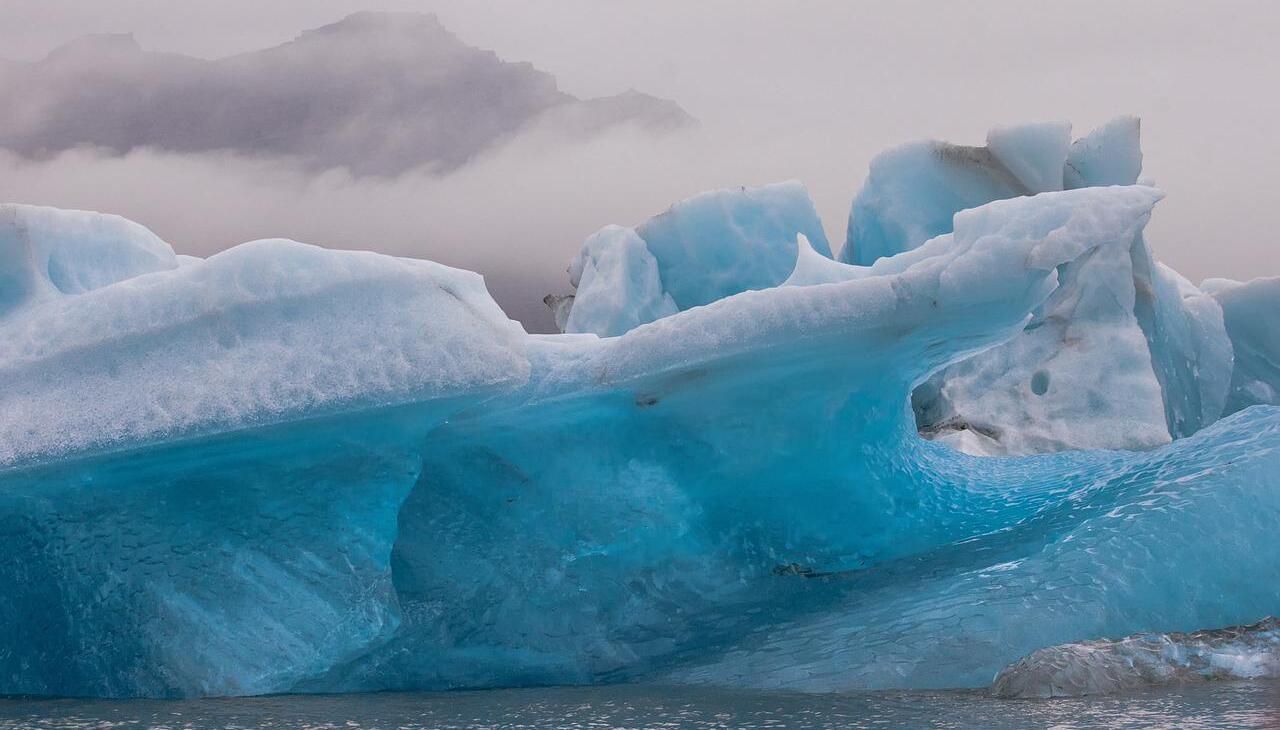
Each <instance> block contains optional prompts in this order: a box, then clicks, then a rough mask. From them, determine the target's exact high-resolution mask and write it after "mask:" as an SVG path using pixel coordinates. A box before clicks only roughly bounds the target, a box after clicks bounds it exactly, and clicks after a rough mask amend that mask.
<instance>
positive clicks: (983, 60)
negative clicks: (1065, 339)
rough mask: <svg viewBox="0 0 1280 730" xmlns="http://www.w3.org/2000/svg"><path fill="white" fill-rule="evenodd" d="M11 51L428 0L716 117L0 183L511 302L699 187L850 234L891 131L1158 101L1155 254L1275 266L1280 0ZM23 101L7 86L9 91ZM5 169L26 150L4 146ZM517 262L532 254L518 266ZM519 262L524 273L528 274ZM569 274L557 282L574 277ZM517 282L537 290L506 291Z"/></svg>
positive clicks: (844, 6) (170, 230)
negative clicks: (360, 26) (329, 156)
mask: <svg viewBox="0 0 1280 730" xmlns="http://www.w3.org/2000/svg"><path fill="white" fill-rule="evenodd" d="M0 7H2V8H3V16H4V18H5V22H4V23H3V24H0V56H4V57H8V58H13V59H21V60H33V59H37V58H39V57H41V56H43V55H44V54H46V53H47V52H48V51H49V50H51V49H52V48H54V47H55V46H57V45H59V44H61V43H63V42H66V41H68V40H70V39H72V38H74V37H76V36H79V35H82V34H85V33H94V32H132V33H134V34H135V36H136V38H137V40H138V42H139V43H140V44H141V45H142V46H143V47H144V48H146V49H149V50H161V51H177V52H182V53H185V54H190V55H196V56H201V57H206V58H216V57H220V56H225V55H229V54H234V53H242V52H246V51H251V50H255V49H259V48H264V47H267V46H271V45H275V44H278V43H281V42H284V41H286V40H289V39H291V38H293V37H295V36H296V35H297V34H298V33H299V32H301V31H302V30H304V29H307V28H313V27H317V26H320V25H324V24H326V23H330V22H333V21H335V20H337V19H339V18H341V17H342V16H344V15H346V14H347V13H350V12H353V11H356V10H361V9H374V10H421V11H430V12H435V13H437V14H438V15H439V16H440V19H441V20H442V21H443V23H444V25H445V26H447V27H448V28H449V29H450V30H452V31H453V32H454V33H456V34H457V35H458V36H459V37H460V38H461V39H462V40H463V41H464V42H466V43H468V44H471V45H475V46H480V47H482V48H489V49H492V50H494V51H496V52H497V53H498V55H499V56H501V57H502V58H504V59H507V60H512V61H529V62H531V63H533V64H534V65H535V66H536V67H538V68H539V69H541V70H543V71H547V72H549V73H551V74H553V75H554V76H555V77H556V79H557V80H558V81H559V84H560V87H561V89H563V90H564V91H567V92H569V93H572V94H575V95H578V96H583V97H591V96H602V95H611V94H615V93H618V92H621V91H624V90H626V89H628V88H636V89H639V90H641V91H644V92H647V93H650V94H654V95H657V96H660V97H665V98H669V99H673V100H675V101H676V102H678V103H679V104H680V105H681V106H682V107H684V108H685V109H686V110H688V111H689V112H690V113H691V114H692V115H693V116H694V117H696V118H698V119H699V120H700V121H701V127H700V128H699V129H698V130H696V131H695V132H690V133H688V134H682V135H679V136H678V138H662V139H650V138H648V137H646V136H644V135H637V134H633V133H630V132H621V133H619V134H616V135H612V136H609V137H606V138H603V139H594V140H593V141H590V142H586V143H582V144H565V143H562V142H560V141H557V142H556V143H554V144H549V143H548V142H547V140H546V139H545V138H541V139H540V138H538V137H537V136H536V134H535V135H534V136H533V137H532V138H530V139H525V140H517V141H516V142H513V143H512V144H511V145H508V146H507V147H505V148H503V149H502V150H498V151H496V152H494V153H492V154H489V155H486V156H485V157H483V158H482V159H480V160H479V161H478V162H476V163H474V164H472V165H470V166H468V167H467V168H464V169H462V170H460V171H458V172H456V173H453V174H451V175H450V176H448V177H447V178H430V179H428V178H426V177H423V176H414V175H407V176H405V177H404V178H399V179H394V180H380V181H376V182H367V181H363V180H360V179H352V178H350V177H344V176H343V175H342V174H340V173H333V174H330V175H328V176H322V177H321V178H314V177H308V176H307V175H305V174H304V173H302V172H300V171H295V170H286V169H277V168H276V167H273V166H271V165H268V164H266V163H265V162H263V161H255V160H247V159H238V158H237V159H229V158H224V157H219V156H209V155H202V156H194V157H192V156H188V157H183V158H181V159H178V158H176V157H175V156H173V155H164V154H133V155H131V156H130V157H129V158H128V159H104V158H101V157H99V156H94V155H91V154H88V153H84V154H79V155H78V156H77V154H68V155H64V156H62V157H60V158H57V159H55V160H52V161H46V162H42V163H40V164H38V165H35V164H33V163H30V162H28V161H22V160H13V159H8V160H0V162H3V165H4V167H5V169H4V171H3V172H4V175H3V177H2V178H0V180H2V181H0V197H3V198H6V199H21V200H23V201H24V202H45V203H50V204H58V205H77V206H80V207H96V208H99V209H104V210H112V211H113V212H120V213H123V214H125V215H129V216H130V217H134V218H136V219H138V220H140V221H141V222H143V223H145V224H147V225H149V226H151V227H153V228H154V229H156V230H157V232H159V233H160V234H161V235H162V236H165V237H166V238H168V239H169V240H171V241H172V242H173V243H174V244H175V246H176V247H178V248H179V249H183V248H186V249H188V250H192V251H197V252H207V251H208V250H209V249H211V248H216V247H219V246H223V245H231V244H233V243H236V242H238V240H241V239H243V238H251V237H258V236H262V235H289V236H292V237H295V238H299V239H303V240H312V241H315V242H318V243H324V244H328V245H346V246H352V247H366V248H373V249H379V250H387V251H390V252H394V253H402V254H415V255H421V256H427V257H431V258H436V259H439V260H442V261H445V262H446V263H451V264H455V265H463V266H467V267H469V268H477V269H480V270H482V271H483V272H484V273H486V274H488V275H490V279H491V281H494V282H497V283H495V284H494V288H495V289H499V288H508V289H509V290H510V291H502V292H497V291H496V292H495V293H496V294H498V295H499V299H500V300H504V299H505V300H506V301H504V302H503V303H504V304H505V305H507V306H508V307H509V308H515V309H521V308H523V306H524V304H527V300H529V299H530V298H531V297H533V295H534V294H535V293H536V292H538V291H540V290H541V289H542V288H545V287H549V286H552V285H554V283H555V282H556V281H558V280H559V279H557V278H556V277H558V276H559V272H560V270H561V269H562V268H563V263H564V261H565V260H567V259H568V258H569V257H570V256H571V255H572V254H573V253H574V252H575V250H576V248H577V246H578V244H579V243H580V241H581V238H582V237H583V236H585V235H586V234H588V233H590V232H591V231H593V230H595V229H596V228H598V227H599V226H601V225H604V224H606V223H611V222H618V223H635V222H638V221H639V220H641V219H642V218H644V217H645V216H647V215H651V214H654V213H657V212H659V211H661V210H662V209H663V208H664V207H665V206H666V205H667V204H668V203H670V202H673V201H675V200H676V199H679V198H681V197H685V196H687V195H690V194H692V193H696V192H698V191H700V190H702V189H706V188H710V187H727V186H734V185H753V184H761V183H765V182H771V181H776V180H783V179H790V178H797V179H800V180H802V181H803V182H804V183H805V184H806V185H807V186H808V187H809V190H810V192H811V193H812V194H813V196H814V199H815V201H816V203H817V205H818V209H819V212H820V213H821V214H822V215H823V218H824V221H825V224H826V226H827V229H828V232H829V234H830V237H831V239H832V241H833V242H836V241H842V240H843V238H844V227H845V218H846V216H847V214H848V209H849V203H850V200H851V198H852V196H853V194H854V192H855V191H856V189H857V187H858V186H859V184H860V183H861V181H862V178H863V177H864V176H865V174H866V170H867V163H868V161H869V160H870V158H871V157H872V156H873V155H874V154H875V153H876V152H878V151H880V150H882V149H884V148H886V147H889V146H892V145H895V144H898V143H902V142H906V141H910V140H912V139H918V138H923V137H935V138H941V139H947V140H950V141H954V142H961V143H981V141H982V139H983V136H984V133H985V130H986V129H987V128H988V127H990V126H994V125H1002V124H1013V123H1018V122H1024V121H1041V120H1050V119H1066V120H1070V121H1072V122H1073V123H1074V124H1075V133H1076V134H1077V135H1080V134H1083V133H1085V132H1087V131H1088V130H1089V129H1090V128H1092V127H1093V126H1096V125H1098V124H1101V123H1102V122H1104V121H1106V120H1107V119H1108V118H1110V117H1112V116H1114V115H1117V114H1124V113H1132V114H1137V115H1139V116H1141V117H1142V119H1143V147H1144V152H1145V154H1146V158H1145V163H1146V165H1145V176H1146V177H1149V178H1152V179H1154V181H1155V182H1156V183H1157V184H1158V185H1159V186H1161V187H1162V188H1164V189H1165V190H1167V191H1168V193H1169V197H1168V198H1167V199H1166V200H1165V201H1164V202H1162V203H1161V204H1160V206H1159V207H1158V209H1157V212H1156V214H1155V217H1154V219H1153V221H1152V224H1151V226H1150V228H1149V233H1150V236H1149V238H1150V240H1151V241H1152V244H1153V246H1154V247H1155V249H1156V252H1157V255H1159V256H1160V257H1161V258H1162V259H1164V260H1165V261H1166V262H1167V263H1169V264H1171V265H1172V266H1174V267H1175V268H1177V269H1179V270H1180V271H1182V272H1183V273H1185V274H1186V275H1188V276H1189V277H1190V278H1191V279H1193V280H1196V281H1198V280H1199V279H1201V278H1203V277H1205V276H1229V277H1234V278H1249V277H1251V276H1255V275H1266V274H1270V275H1276V274H1280V254H1277V242H1276V237H1277V236H1276V233H1275V231H1277V230H1280V206H1277V205H1275V204H1274V203H1273V199H1274V197H1275V192H1274V191H1275V186H1274V183H1273V179H1274V176H1275V172H1274V171H1275V170H1276V169H1278V168H1280V144H1278V143H1277V142H1276V140H1275V132H1274V130H1275V129H1276V128H1277V127H1278V126H1280V125H1278V124H1277V122H1280V95H1277V94H1276V92H1275V89H1276V88H1280V50H1277V47H1276V45H1275V44H1276V40H1275V39H1276V38H1277V37H1280V5H1277V4H1275V3H1269V2H1225V3H1214V4H1204V3H1192V2H1116V1H1115V0H1112V1H1110V2H1101V1H1099V2H1092V1H1091V2H1057V3H1042V2H1026V1H1025V0H1019V1H1013V0H1000V1H998V2H995V1H993V2H897V3H883V2H876V3H861V2H828V1H816V0H813V1H808V2H793V1H783V0H778V1H776V2H774V1H772V0H770V1H764V0H759V1H756V2H741V1H739V2H729V1H727V0H704V1H702V2H671V1H667V0H657V1H655V0H648V1H646V2H630V1H629V0H627V1H617V2H592V1H588V0H556V2H486V1H484V0H441V1H437V0H419V1H411V0H381V1H379V2H354V1H347V0H289V1H287V2H261V1H250V0H220V1H219V2H212V1H211V0H206V1H200V2H194V1H191V0H181V1H175V0H113V2H110V3H103V2H96V1H94V0H79V1H73V0H0ZM7 103H13V101H12V100H10V101H9V102H7ZM10 168H12V169H10ZM516 272H521V276H523V277H524V278H521V277H520V276H517V274H516ZM517 279H519V282H518V281H517ZM561 289H563V286H561ZM516 300H519V302H521V303H522V304H519V305H516V304H512V302H513V301H516Z"/></svg>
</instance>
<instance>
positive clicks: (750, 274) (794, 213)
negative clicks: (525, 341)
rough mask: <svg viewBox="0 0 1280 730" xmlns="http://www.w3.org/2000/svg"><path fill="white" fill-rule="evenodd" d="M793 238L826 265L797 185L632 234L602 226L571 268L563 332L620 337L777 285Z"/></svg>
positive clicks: (653, 223) (741, 193) (790, 261)
mask: <svg viewBox="0 0 1280 730" xmlns="http://www.w3.org/2000/svg"><path fill="white" fill-rule="evenodd" d="M797 234H804V235H805V236H806V237H807V238H808V239H809V240H810V242H811V244H812V245H813V246H814V247H815V248H816V249H817V250H818V251H820V252H821V253H823V254H824V255H825V256H827V257H830V256H831V247H830V245H829V244H828V243H827V238H826V234H825V233H824V232H823V229H822V222H821V221H820V220H819V219H818V214H817V211H816V210H814V207H813V202H812V201H811V200H810V199H809V194H808V192H807V191H806V190H805V189H804V186H803V185H801V184H800V183H798V182H794V181H792V182H785V183H777V184H774V185H766V186H764V187H760V188H751V189H747V188H738V189H733V190H716V191H711V192H707V193H703V194H701V195H698V196H695V197H693V198H690V199H688V200H685V201H683V202H680V203H677V204H676V205H673V206H672V207H671V208H670V209H669V210H667V211H666V212H665V213H662V214H661V215H658V216H655V217H653V218H650V219H649V220H647V221H645V222H644V223H641V224H640V225H639V226H636V227H635V229H627V228H621V227H619V226H607V227H605V228H603V229H601V230H600V231H599V232H598V233H596V234H594V235H593V236H591V237H590V238H588V239H587V240H586V242H585V243H583V246H582V251H581V252H580V253H579V254H578V256H577V257H576V258H575V259H574V260H573V261H572V262H571V263H570V265H569V278H570V283H571V284H572V285H573V286H574V287H576V288H577V291H576V293H575V296H574V299H573V303H572V309H571V310H570V312H569V315H568V319H567V321H566V328H565V331H566V332H593V333H595V334H598V335H601V336H610V335H618V334H622V333H623V332H625V331H627V330H629V329H631V328H633V327H635V326H637V325H639V324H643V323H645V322H652V321H654V320H656V319H659V318H661V317H664V316H667V315H669V314H671V313H673V312H675V311H678V310H684V309H689V308H690V307H696V306H700V305H703V304H707V303H709V302H713V301H715V300H717V299H722V298H724V297H727V296H731V295H733V294H737V293H739V292H743V291H748V290H752V289H764V288H767V287H771V286H777V285H778V284H780V283H782V282H783V281H784V280H785V279H786V278H787V276H788V275H789V274H790V273H791V270H792V268H793V267H794V265H795V260H796V235H797ZM584 282H585V283H584Z"/></svg>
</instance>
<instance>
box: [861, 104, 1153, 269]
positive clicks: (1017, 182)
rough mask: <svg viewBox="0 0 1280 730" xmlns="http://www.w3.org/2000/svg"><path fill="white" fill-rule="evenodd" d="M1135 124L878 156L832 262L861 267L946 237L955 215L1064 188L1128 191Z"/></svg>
mask: <svg viewBox="0 0 1280 730" xmlns="http://www.w3.org/2000/svg"><path fill="white" fill-rule="evenodd" d="M1138 130H1139V123H1138V120H1137V118H1135V117H1118V118H1116V119H1114V120H1112V121H1111V122H1108V123H1107V124H1106V125H1104V126H1102V127H1100V128H1098V129H1096V130H1094V131H1092V132H1090V133H1089V134H1088V135H1086V136H1085V137H1083V138H1081V139H1079V140H1076V141H1075V142H1074V143H1072V142H1071V125H1070V124H1065V123H1062V122H1047V123H1041V124H1025V125H1022V126H1018V127H1001V128H996V129H993V130H991V132H989V133H988V134H987V144H986V145H985V146H983V147H969V146H965V145H958V144H952V143H949V142H940V141H936V140H930V141H925V142H913V143H911V144H906V145H903V146H901V147H897V148H894V149H892V150H889V151H887V152H882V153H880V154H879V155H877V156H876V158H875V159H874V160H872V161H871V171H870V174H869V175H868V176H867V179H866V181H865V182H864V183H863V185H862V188H861V189H860V190H859V191H858V195H857V197H855V198H854V201H853V207H852V208H851V209H850V211H849V229H848V234H847V236H846V238H845V243H844V248H843V249H842V250H841V251H840V260H841V261H844V262H846V263H850V264H861V265H864V266H865V265H867V264H870V263H871V262H873V261H875V260H876V259H878V258H880V257H882V256H893V255H894V254H898V253H901V252H903V251H909V250H911V249H913V248H915V247H917V246H919V245H920V244H922V243H924V242H925V241H927V240H929V239H930V238H933V237H934V236H938V235H942V234H944V233H947V232H949V231H950V230H951V219H952V217H953V216H954V215H955V214H956V213H959V212H960V211H962V210H966V209H969V208H976V207H978V206H979V205H983V204H986V203H990V202H991V201H993V200H1001V199H1004V198H1012V197H1016V196H1019V195H1035V194H1036V193H1043V192H1051V191H1055V190H1062V189H1063V188H1064V186H1065V187H1067V188H1082V187H1105V186H1108V185H1133V184H1134V183H1136V182H1137V181H1138V175H1139V174H1140V173H1141V170H1142V151H1141V148H1140V147H1139V140H1138Z"/></svg>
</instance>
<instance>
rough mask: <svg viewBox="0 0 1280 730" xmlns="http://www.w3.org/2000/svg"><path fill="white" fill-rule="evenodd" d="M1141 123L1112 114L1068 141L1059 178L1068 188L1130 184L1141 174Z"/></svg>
mask: <svg viewBox="0 0 1280 730" xmlns="http://www.w3.org/2000/svg"><path fill="white" fill-rule="evenodd" d="M1141 130H1142V123H1141V122H1140V121H1139V120H1138V118H1137V117H1116V118H1115V119H1112V120H1111V121H1109V122H1107V123H1106V124H1104V125H1102V126H1101V127H1098V128H1097V129H1095V130H1093V131H1092V132H1090V133H1088V134H1086V135H1085V136H1083V137H1081V138H1080V139H1077V140H1076V141H1075V142H1072V143H1071V149H1070V151H1069V152H1068V153H1067V164H1066V167H1065V168H1063V182H1064V184H1065V186H1066V187H1067V188H1068V189H1074V188H1087V187H1102V186H1106V185H1133V184H1134V183H1136V182H1138V176H1139V175H1141V174H1142V146H1141V143H1140V139H1139V137H1140V135H1141Z"/></svg>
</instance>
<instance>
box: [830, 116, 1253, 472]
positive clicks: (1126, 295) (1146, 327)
mask: <svg viewBox="0 0 1280 730" xmlns="http://www.w3.org/2000/svg"><path fill="white" fill-rule="evenodd" d="M1069 138H1070V126H1069V125H1065V124H1039V125H1026V126H1022V127H1013V128H1006V129H995V130H992V132H991V133H990V134H989V135H988V137H987V145H986V146H985V147H960V146H957V145H951V144H947V143H943V142H923V143H916V144H913V145H907V146H905V147H902V148H899V149H896V150H892V151H890V152H887V153H885V154H883V155H881V156H880V157H878V158H877V159H876V160H875V161H873V163H872V166H871V174H870V176H869V177H868V179H867V181H866V184H865V185H864V186H863V188H862V190H861V191H860V192H859V193H858V197H857V198H856V200H855V201H854V205H853V209H852V211H851V212H850V222H849V235H848V240H847V241H846V243H845V248H844V250H843V251H842V252H841V258H842V260H845V261H851V262H856V263H861V264H867V263H871V262H873V261H875V260H877V259H878V258H879V257H882V256H892V255H894V254H896V253H898V252H901V251H907V250H911V249H913V248H916V247H918V246H920V245H922V244H923V243H924V242H925V240H927V239H928V238H929V237H931V236H936V235H943V234H945V233H946V232H947V231H950V230H951V228H952V225H953V223H952V221H953V220H958V219H959V217H960V216H961V215H963V214H964V213H963V211H964V210H966V209H970V208H973V207H974V206H976V205H979V204H983V203H986V202H989V201H995V200H1000V199H1008V198H1012V197H1016V196H1022V195H1032V194H1036V193H1039V192H1048V191H1052V190H1056V189H1061V188H1063V187H1064V186H1065V187H1066V188H1067V189H1086V188H1097V187H1108V186H1132V185H1133V184H1134V183H1135V182H1136V181H1137V179H1138V175H1139V174H1140V173H1141V168H1142V152H1141V147H1140V144H1139V123H1138V120H1137V119H1136V118H1133V117H1120V118H1117V119H1115V120H1112V121H1111V122H1109V123H1108V124H1106V125H1104V126H1103V127H1100V128H1099V129H1096V130H1094V131H1093V132H1091V133H1090V134H1088V135H1086V136H1085V137H1083V138H1081V139H1079V140H1076V141H1075V142H1074V143H1071V144H1070V145H1068V140H1069ZM1011 180H1013V181H1016V184H1014V183H1011V182H1010V181H1011ZM1059 273H1060V276H1061V278H1062V283H1061V286H1060V287H1059V289H1058V291H1057V292H1056V293H1055V294H1054V296H1053V297H1051V298H1050V300H1048V301H1046V302H1045V303H1044V305H1043V306H1042V307H1041V308H1040V309H1039V310H1037V311H1036V312H1035V313H1034V316H1033V317H1032V319H1031V321H1030V323H1029V324H1028V326H1027V329H1026V331H1025V332H1024V334H1023V335H1022V336H1021V337H1018V338H1014V339H1013V340H1011V341H1010V342H1008V343H1006V344H1005V345H1002V346H1000V347H997V348H994V349H993V350H991V351H990V352H986V353H982V354H980V355H977V356H975V357H972V358H969V359H967V360H965V361H963V362H960V363H957V364H955V365H953V366H951V367H949V368H947V369H946V370H944V371H942V372H940V373H937V374H935V375H934V376H933V377H932V378H931V379H930V380H929V381H928V382H926V383H924V384H923V385H921V387H920V388H919V389H917V390H916V392H915V394H914V396H913V402H914V404H915V408H916V412H917V419H918V423H919V426H920V429H921V433H922V434H923V435H925V436H927V437H928V438H932V439H937V440H941V441H943V442H946V443H948V444H950V445H952V446H954V447H956V448H959V449H961V450H963V451H967V452H969V453H973V454H980V455H995V454H1031V453H1039V452H1044V451H1053V450H1061V449H1072V448H1075V449H1079V448H1150V447H1152V446H1155V445H1157V444H1160V443H1164V442H1167V441H1168V440H1169V439H1171V438H1176V437H1182V436H1186V435H1189V434H1191V433H1194V432H1195V431H1196V430H1198V429H1200V428H1203V427H1204V426H1206V425H1208V424H1210V423H1213V422H1214V421H1215V420H1217V419H1218V418H1219V417H1220V416H1221V415H1222V414H1223V413H1224V409H1225V405H1226V396H1227V389H1228V387H1229V382H1228V381H1229V379H1230V375H1229V373H1230V372H1231V361H1232V345H1231V340H1230V338H1229V337H1228V336H1227V332H1226V330H1225V328H1224V324H1223V320H1222V311H1221V307H1220V306H1219V305H1218V304H1217V302H1216V301H1215V300H1214V299H1213V298H1212V297H1211V296H1209V295H1208V294H1206V293H1204V292H1201V291H1200V290H1199V289H1197V288H1196V287H1195V286H1193V285H1191V284H1190V282H1187V281H1185V280H1184V279H1182V277H1181V276H1179V275H1178V274H1177V273H1176V272H1174V271H1173V270H1172V269H1169V268H1168V267H1166V266H1164V265H1162V264H1160V263H1159V262H1157V261H1156V260H1155V258H1154V256H1153V255H1152V252H1151V248H1150V246H1149V245H1148V243H1147V241H1146V239H1145V238H1144V236H1143V235H1142V230H1141V226H1139V227H1138V228H1137V229H1136V230H1134V231H1131V232H1128V233H1126V236H1125V237H1124V238H1123V239H1117V240H1115V241H1112V242H1110V243H1109V245H1106V246H1102V247H1100V248H1098V249H1097V250H1091V251H1088V252H1087V253H1086V254H1085V255H1084V256H1082V257H1080V258H1079V259H1077V260H1074V261H1071V262H1069V263H1067V264H1064V266H1063V268H1062V270H1061V271H1060V272H1059ZM1103 363H1105V366H1102V365H1103Z"/></svg>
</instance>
